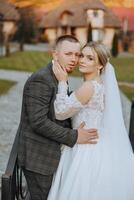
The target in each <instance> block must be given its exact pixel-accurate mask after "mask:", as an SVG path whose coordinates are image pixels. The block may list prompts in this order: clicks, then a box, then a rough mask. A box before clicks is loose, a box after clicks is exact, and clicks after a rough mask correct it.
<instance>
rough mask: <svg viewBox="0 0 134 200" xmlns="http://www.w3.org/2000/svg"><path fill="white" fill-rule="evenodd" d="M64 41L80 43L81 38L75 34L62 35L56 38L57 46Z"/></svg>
mask: <svg viewBox="0 0 134 200" xmlns="http://www.w3.org/2000/svg"><path fill="white" fill-rule="evenodd" d="M64 41H69V42H74V43H79V40H78V39H77V38H76V37H74V36H73V35H62V36H60V37H58V38H57V39H56V42H55V48H56V47H57V46H59V45H61V44H62V42H64Z"/></svg>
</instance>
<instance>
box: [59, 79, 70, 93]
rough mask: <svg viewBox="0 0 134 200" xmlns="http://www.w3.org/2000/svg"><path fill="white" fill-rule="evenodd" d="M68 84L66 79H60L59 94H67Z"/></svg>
mask: <svg viewBox="0 0 134 200" xmlns="http://www.w3.org/2000/svg"><path fill="white" fill-rule="evenodd" d="M67 89H68V84H67V82H66V81H59V84H58V94H67Z"/></svg>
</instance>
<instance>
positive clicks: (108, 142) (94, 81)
mask: <svg viewBox="0 0 134 200" xmlns="http://www.w3.org/2000/svg"><path fill="white" fill-rule="evenodd" d="M108 60H109V53H108V50H107V49H106V47H105V46H104V45H103V44H99V43H97V42H91V43H88V44H86V45H85V46H84V47H83V49H82V54H81V57H80V62H79V65H80V66H79V70H80V72H81V73H82V74H83V79H84V82H83V84H82V85H81V87H80V88H79V89H77V90H76V91H74V92H73V93H72V94H71V95H70V96H68V95H67V87H68V85H67V83H66V81H67V73H66V72H65V71H64V69H62V68H61V67H60V66H59V65H58V63H57V64H56V65H57V66H56V67H54V73H55V75H56V77H57V79H58V80H59V84H58V93H57V96H56V100H55V103H54V107H55V114H56V118H57V119H59V120H64V119H66V118H69V117H72V126H73V128H75V129H76V128H77V127H78V126H79V125H80V124H81V123H82V122H85V128H97V129H98V133H99V139H98V141H97V143H96V144H85V145H81V144H76V145H75V146H74V147H73V148H69V147H67V146H62V156H61V160H60V163H59V166H58V169H57V172H56V174H55V176H54V178H53V183H52V187H51V190H50V193H49V196H48V200H134V188H133V187H134V155H133V152H132V148H131V145H130V142H129V138H128V134H127V132H126V129H125V126H124V121H123V117H122V110H121V103H120V96H119V89H118V85H117V81H116V78H115V73H114V69H113V67H112V65H111V64H110V63H109V62H108Z"/></svg>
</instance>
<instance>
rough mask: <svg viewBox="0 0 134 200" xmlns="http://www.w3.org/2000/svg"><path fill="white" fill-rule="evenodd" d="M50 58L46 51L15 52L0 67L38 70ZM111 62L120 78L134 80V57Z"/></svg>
mask: <svg viewBox="0 0 134 200" xmlns="http://www.w3.org/2000/svg"><path fill="white" fill-rule="evenodd" d="M50 59H51V55H50V53H46V52H39V51H24V52H17V53H13V54H12V55H11V56H10V57H8V58H5V57H4V58H0V68H1V69H14V70H21V71H36V70H37V69H39V68H41V67H42V66H44V65H46V64H47V63H48V62H49V60H50ZM111 63H112V64H113V65H114V67H115V71H116V74H117V79H118V80H120V81H128V82H134V57H124V58H123V57H120V58H111ZM73 75H75V76H79V75H80V73H79V72H78V69H76V71H75V72H74V73H73Z"/></svg>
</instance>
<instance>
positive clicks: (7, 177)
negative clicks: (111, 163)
mask: <svg viewBox="0 0 134 200" xmlns="http://www.w3.org/2000/svg"><path fill="white" fill-rule="evenodd" d="M129 136H130V141H131V144H132V147H133V150H134V101H132V106H131V116H130V128H129ZM18 137H19V133H17V135H16V137H15V140H14V144H13V147H12V150H11V153H10V157H9V161H8V164H7V168H6V171H5V174H3V176H2V187H1V189H2V199H1V200H15V199H17V200H24V199H25V200H26V199H29V194H28V192H27V186H26V184H25V183H26V182H25V181H23V173H22V170H21V169H20V168H19V166H18V162H17V150H18Z"/></svg>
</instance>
